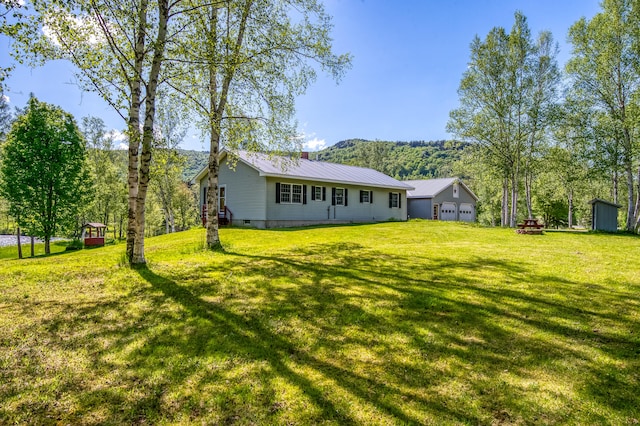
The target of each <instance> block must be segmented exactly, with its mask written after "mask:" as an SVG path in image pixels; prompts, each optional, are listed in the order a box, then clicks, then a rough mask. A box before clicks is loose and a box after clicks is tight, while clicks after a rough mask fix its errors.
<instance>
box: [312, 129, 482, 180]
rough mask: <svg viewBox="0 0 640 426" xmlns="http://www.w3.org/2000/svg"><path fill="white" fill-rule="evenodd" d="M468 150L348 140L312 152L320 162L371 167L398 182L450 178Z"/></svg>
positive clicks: (452, 144)
mask: <svg viewBox="0 0 640 426" xmlns="http://www.w3.org/2000/svg"><path fill="white" fill-rule="evenodd" d="M468 146H469V144H468V143H466V142H459V141H445V140H438V141H411V142H402V141H397V142H391V141H369V140H366V139H347V140H344V141H340V142H338V143H336V144H335V145H332V146H330V147H328V148H325V149H323V150H322V151H318V152H313V153H310V154H309V157H310V158H311V159H314V160H318V161H328V162H332V163H339V164H349V165H353V166H361V167H369V168H372V169H375V170H378V171H380V172H382V173H385V174H387V175H389V176H391V177H394V178H396V179H399V180H407V179H431V178H443V177H451V175H452V168H453V164H454V163H455V162H456V161H458V160H459V159H460V158H461V155H462V152H463V151H464V150H465V149H466V148H467V147H468Z"/></svg>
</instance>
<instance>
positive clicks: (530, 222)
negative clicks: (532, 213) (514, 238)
mask: <svg viewBox="0 0 640 426" xmlns="http://www.w3.org/2000/svg"><path fill="white" fill-rule="evenodd" d="M542 228H544V225H543V224H541V223H538V219H525V220H524V222H522V223H519V224H518V229H516V232H517V233H518V234H529V235H541V234H542Z"/></svg>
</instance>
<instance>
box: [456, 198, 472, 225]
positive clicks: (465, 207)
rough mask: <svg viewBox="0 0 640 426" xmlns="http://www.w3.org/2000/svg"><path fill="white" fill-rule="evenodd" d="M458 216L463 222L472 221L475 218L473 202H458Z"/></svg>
mask: <svg viewBox="0 0 640 426" xmlns="http://www.w3.org/2000/svg"><path fill="white" fill-rule="evenodd" d="M459 217H460V220H461V221H463V222H473V221H474V220H475V214H474V210H473V204H469V203H462V204H460V215H459Z"/></svg>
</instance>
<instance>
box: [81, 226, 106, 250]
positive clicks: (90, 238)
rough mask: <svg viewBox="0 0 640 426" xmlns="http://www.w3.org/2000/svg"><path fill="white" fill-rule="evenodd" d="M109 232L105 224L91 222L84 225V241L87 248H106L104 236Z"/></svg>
mask: <svg viewBox="0 0 640 426" xmlns="http://www.w3.org/2000/svg"><path fill="white" fill-rule="evenodd" d="M106 232H107V225H105V224H103V223H97V222H90V223H85V224H84V225H82V239H83V240H84V246H85V247H101V246H104V235H105V234H106Z"/></svg>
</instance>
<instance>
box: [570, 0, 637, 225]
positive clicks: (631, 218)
mask: <svg viewBox="0 0 640 426" xmlns="http://www.w3.org/2000/svg"><path fill="white" fill-rule="evenodd" d="M632 4H633V2H632V1H631V0H604V1H603V2H602V7H603V10H602V12H600V13H598V14H597V15H595V16H594V17H593V18H592V19H591V20H587V19H585V18H582V19H580V20H579V21H578V22H576V23H575V24H573V26H572V27H571V29H570V31H569V41H570V43H571V44H572V46H573V51H572V56H571V59H570V60H569V62H568V63H567V66H566V69H567V73H568V74H569V76H570V79H571V85H572V90H573V93H575V94H576V96H580V97H581V98H582V99H583V100H584V101H585V103H586V104H588V105H590V107H589V108H592V109H595V110H597V111H599V112H601V113H602V114H604V115H605V116H606V119H604V120H601V122H602V123H604V124H605V125H604V126H601V129H606V133H607V136H606V139H604V140H601V141H600V143H603V142H606V143H608V144H611V145H613V146H610V147H609V148H608V150H609V151H614V152H619V154H620V159H621V165H622V169H623V173H624V175H625V178H626V187H627V197H626V202H625V204H626V207H627V211H626V216H627V217H626V223H625V229H626V230H627V231H633V230H634V229H635V227H636V223H637V220H636V217H637V216H638V214H637V210H638V208H640V198H638V200H635V199H634V188H635V183H636V181H635V179H634V164H635V161H636V159H637V144H638V141H637V130H638V129H637V120H638V115H637V105H636V102H637V96H638V94H639V93H638V89H639V88H640V74H639V73H638V72H639V68H640V63H639V62H638V61H639V60H638V55H637V52H636V51H635V50H634V48H633V46H634V32H635V31H636V29H635V27H634V23H633V20H631V19H630V14H631V12H632ZM638 174H639V175H640V168H638ZM639 195H640V194H639Z"/></svg>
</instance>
